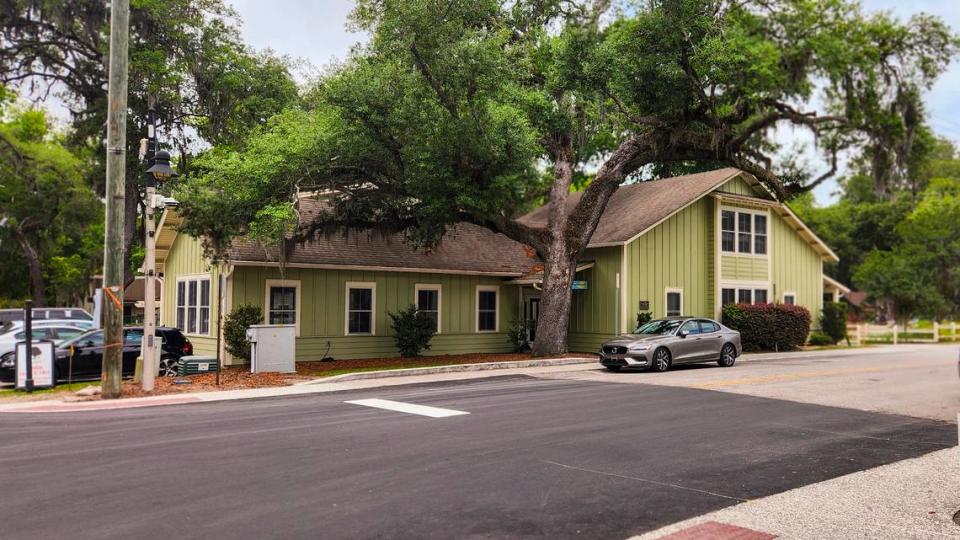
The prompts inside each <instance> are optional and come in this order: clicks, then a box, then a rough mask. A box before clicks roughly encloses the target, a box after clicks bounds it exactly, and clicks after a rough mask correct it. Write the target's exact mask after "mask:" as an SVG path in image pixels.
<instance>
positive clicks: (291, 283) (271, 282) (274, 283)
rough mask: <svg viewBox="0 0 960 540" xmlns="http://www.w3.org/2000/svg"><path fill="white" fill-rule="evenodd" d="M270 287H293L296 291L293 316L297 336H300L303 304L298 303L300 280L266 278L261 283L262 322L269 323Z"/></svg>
mask: <svg viewBox="0 0 960 540" xmlns="http://www.w3.org/2000/svg"><path fill="white" fill-rule="evenodd" d="M270 287H294V288H295V289H296V292H295V294H294V299H293V301H294V302H295V303H296V306H295V308H296V309H295V310H294V317H295V321H296V326H297V332H296V334H297V337H300V312H301V311H303V304H301V303H300V280H299V279H268V280H266V281H265V282H264V284H263V322H264V323H266V324H270Z"/></svg>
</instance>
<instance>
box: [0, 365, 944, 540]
mask: <svg viewBox="0 0 960 540" xmlns="http://www.w3.org/2000/svg"><path fill="white" fill-rule="evenodd" d="M718 369H719V368H718ZM371 398H381V399H389V400H395V401H401V402H404V403H413V404H418V405H427V406H433V407H442V408H447V409H453V410H456V411H462V412H468V413H469V414H466V415H458V416H450V417H446V418H430V417H426V416H419V415H414V414H408V413H404V412H396V411H390V410H382V409H376V408H370V407H366V406H361V405H356V404H349V403H345V402H346V401H353V400H360V399H371ZM0 433H2V436H0V477H2V478H3V482H2V484H0V493H2V511H0V536H2V537H3V538H5V539H17V538H30V539H37V538H63V537H71V538H140V539H149V538H200V537H203V538H205V539H211V538H351V539H355V538H519V537H540V538H542V537H549V538H625V537H627V536H630V535H632V534H638V533H642V532H644V531H649V530H653V529H656V528H658V527H659V526H662V525H666V524H668V523H673V522H676V521H679V520H682V519H685V518H689V517H693V516H696V515H700V514H703V513H706V512H709V511H712V510H716V509H719V508H723V507H726V506H730V505H733V504H736V503H738V502H740V501H742V500H746V499H754V498H758V497H763V496H766V495H770V494H773V493H779V492H782V491H785V490H787V489H791V488H794V487H798V486H802V485H806V484H810V483H814V482H819V481H822V480H825V479H829V478H833V477H837V476H840V475H843V474H847V473H850V472H854V471H859V470H862V469H867V468H870V467H874V466H877V465H881V464H885V463H890V462H894V461H897V460H902V459H905V458H910V457H915V456H918V455H922V454H926V453H928V452H932V451H935V450H939V449H943V448H947V447H950V446H952V445H954V444H955V443H956V426H955V425H952V424H950V423H947V422H942V421H937V420H932V419H918V418H911V417H904V416H895V415H884V414H878V413H873V412H864V411H857V410H851V409H842V408H834V407H826V406H821V405H814V404H806V403H797V402H792V401H784V400H773V399H768V398H762V397H755V396H747V395H739V394H733V393H726V392H717V391H712V390H704V389H691V388H684V387H671V386H653V385H645V384H608V383H603V382H594V381H579V380H544V379H532V378H525V377H512V378H502V377H501V378H491V379H480V380H473V381H469V382H459V383H443V384H428V385H420V386H413V387H411V386H407V387H393V388H381V389H376V390H365V391H352V392H344V393H335V394H323V395H313V396H304V397H294V398H283V399H265V400H251V401H235V402H221V403H210V404H199V405H186V406H169V407H156V408H149V409H132V410H123V411H110V412H106V411H104V412H87V413H72V414H66V415H56V416H54V415H50V416H46V415H5V416H2V417H0Z"/></svg>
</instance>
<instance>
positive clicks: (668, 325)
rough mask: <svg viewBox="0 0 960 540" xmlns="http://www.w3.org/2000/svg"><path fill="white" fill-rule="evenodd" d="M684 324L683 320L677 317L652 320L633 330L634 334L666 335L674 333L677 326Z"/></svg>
mask: <svg viewBox="0 0 960 540" xmlns="http://www.w3.org/2000/svg"><path fill="white" fill-rule="evenodd" d="M681 324H683V321H682V320H677V319H658V320H656V321H650V322H648V323H647V324H644V325H643V326H640V327H639V328H637V329H636V330H634V331H633V333H634V334H644V335H648V336H665V335H670V334H673V333H674V332H676V331H677V328H679V327H680V325H681Z"/></svg>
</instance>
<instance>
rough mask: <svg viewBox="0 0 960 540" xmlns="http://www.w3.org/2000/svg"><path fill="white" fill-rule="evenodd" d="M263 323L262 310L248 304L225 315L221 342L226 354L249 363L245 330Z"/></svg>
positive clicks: (248, 345) (248, 347) (248, 348)
mask: <svg viewBox="0 0 960 540" xmlns="http://www.w3.org/2000/svg"><path fill="white" fill-rule="evenodd" d="M261 322H263V310H261V309H260V308H259V307H258V306H253V305H250V304H246V305H242V306H238V307H236V308H234V310H233V311H231V312H230V314H229V315H227V320H226V321H224V323H223V341H224V344H225V345H226V349H227V352H228V353H230V354H231V355H233V356H234V357H235V358H243V359H244V360H246V361H247V362H249V361H250V343H248V342H247V328H250V326H251V325H254V324H260V323H261Z"/></svg>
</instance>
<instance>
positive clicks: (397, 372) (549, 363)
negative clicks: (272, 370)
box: [294, 357, 598, 386]
mask: <svg viewBox="0 0 960 540" xmlns="http://www.w3.org/2000/svg"><path fill="white" fill-rule="evenodd" d="M595 362H598V360H597V359H596V358H587V357H575V358H544V359H541V360H515V361H510V362H481V363H477V364H452V365H449V366H433V367H424V368H404V369H384V370H379V371H358V372H356V373H344V374H343V375H334V376H332V377H323V378H320V379H316V380H312V381H305V382H302V383H297V384H295V385H294V386H310V385H316V384H328V383H338V382H348V381H363V380H367V379H387V378H391V377H412V376H415V375H438V374H442V373H461V372H467V371H487V370H495V369H521V368H536V367H553V366H568V365H574V364H590V363H595Z"/></svg>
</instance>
